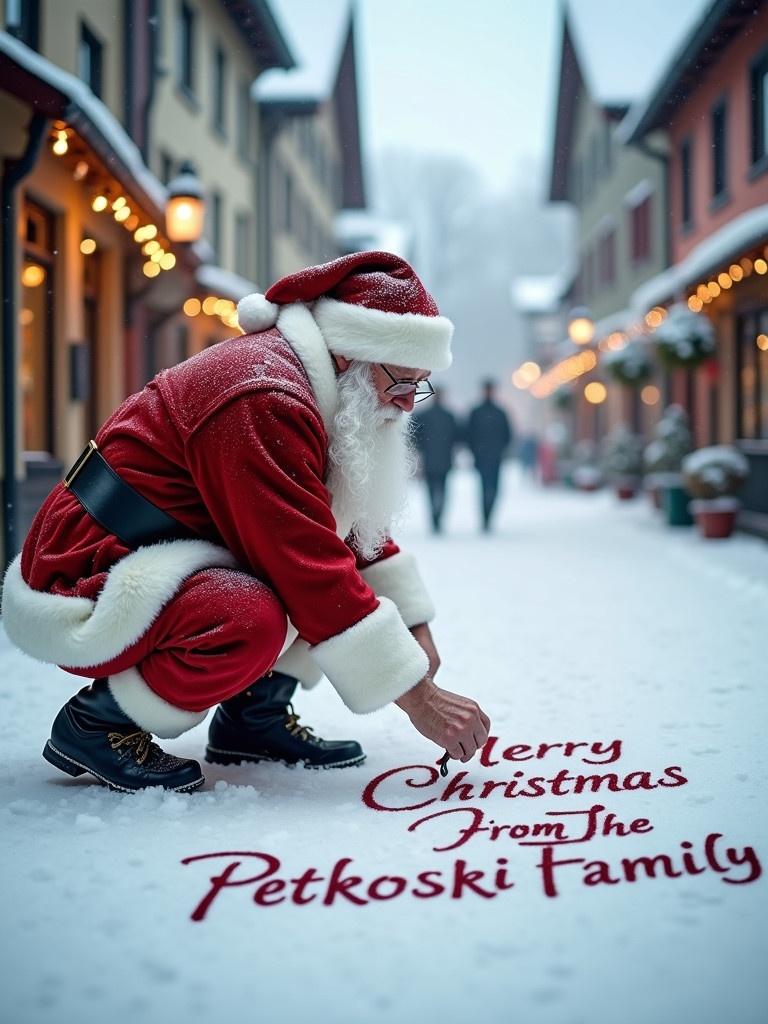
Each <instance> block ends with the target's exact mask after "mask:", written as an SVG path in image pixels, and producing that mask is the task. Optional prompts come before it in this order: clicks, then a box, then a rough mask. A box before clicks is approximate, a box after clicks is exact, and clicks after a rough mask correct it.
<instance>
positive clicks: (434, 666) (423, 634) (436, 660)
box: [411, 622, 440, 679]
mask: <svg viewBox="0 0 768 1024" xmlns="http://www.w3.org/2000/svg"><path fill="white" fill-rule="evenodd" d="M411 633H413V637H414V639H415V640H416V641H417V642H418V643H419V644H420V645H421V648H422V650H423V651H424V652H425V653H426V655H427V657H428V658H429V673H428V675H429V677H430V679H434V678H435V676H436V675H437V670H438V669H439V668H440V655H439V654H438V653H437V647H435V641H434V640H433V639H432V630H431V629H430V628H429V626H428V625H427V624H426V622H422V623H421V624H420V625H418V626H411Z"/></svg>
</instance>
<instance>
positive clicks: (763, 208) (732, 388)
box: [621, 0, 768, 535]
mask: <svg viewBox="0 0 768 1024" xmlns="http://www.w3.org/2000/svg"><path fill="white" fill-rule="evenodd" d="M662 127H663V128H664V130H665V132H666V134H667V137H668V140H669V144H668V153H669V156H668V175H669V181H670V201H669V225H668V233H669V238H670V266H669V268H668V269H667V270H665V271H664V272H663V273H660V274H658V275H655V276H654V277H652V278H651V279H649V280H648V281H647V282H646V283H645V284H644V285H643V286H642V287H640V288H639V289H637V291H636V292H635V294H634V296H633V299H632V304H633V307H634V309H635V310H636V312H637V313H638V314H642V313H643V312H644V311H646V310H648V309H650V308H651V307H653V306H655V305H668V304H669V303H670V302H672V301H687V302H688V304H689V306H690V308H691V309H693V310H695V311H703V312H704V313H705V314H706V315H707V316H708V317H709V318H710V319H711V320H712V321H713V324H714V326H715V329H716V333H717V362H716V363H715V364H711V365H709V366H705V367H702V368H700V369H699V370H698V371H695V372H689V371H676V372H675V374H674V377H673V381H672V395H671V397H672V398H673V399H674V400H676V401H678V402H681V403H683V404H685V405H686V407H687V408H688V410H689V412H690V414H691V418H692V423H693V428H694V432H695V438H696V442H697V444H698V445H707V444H713V443H729V444H730V443H735V444H736V445H737V446H738V447H739V448H740V449H741V450H742V451H743V452H744V454H745V455H746V456H747V458H748V460H749V462H750V466H751V474H750V480H749V483H748V485H747V487H746V489H745V492H744V494H743V496H742V500H743V504H744V508H743V510H742V513H741V516H740V524H741V525H742V526H746V527H748V528H751V529H755V530H759V531H760V532H761V533H764V534H766V535H768V2H766V0H715V2H713V3H711V4H709V5H708V7H707V9H706V11H705V12H704V14H703V16H702V17H701V19H700V20H699V22H698V24H696V25H695V26H694V28H693V30H692V31H691V32H690V34H689V35H688V36H687V38H685V39H684V40H683V42H682V44H681V46H680V47H679V49H678V52H677V53H675V54H674V57H673V59H672V60H671V61H670V63H669V66H668V67H667V68H666V69H665V71H664V72H663V74H662V75H661V76H660V78H659V80H658V82H657V83H656V86H655V88H654V89H653V91H652V93H651V94H650V96H649V97H648V98H647V100H646V101H645V102H644V103H643V104H641V105H638V106H637V107H636V108H635V109H634V110H633V111H632V113H631V114H630V116H628V117H627V119H626V121H625V122H624V124H623V125H622V127H621V136H622V138H623V140H624V142H625V143H626V144H628V145H630V146H645V145H647V142H648V140H649V139H650V138H652V137H653V135H654V134H655V133H656V132H658V131H659V130H660V129H661V128H662Z"/></svg>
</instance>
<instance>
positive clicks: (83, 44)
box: [77, 21, 104, 99]
mask: <svg viewBox="0 0 768 1024" xmlns="http://www.w3.org/2000/svg"><path fill="white" fill-rule="evenodd" d="M103 55H104V47H103V46H102V44H101V43H100V42H99V40H98V39H97V38H96V36H95V35H94V34H93V32H91V30H90V29H89V28H88V26H87V25H86V24H85V22H83V21H81V22H80V47H79V49H78V51H77V73H78V76H79V77H80V78H81V79H82V80H83V81H84V82H85V84H86V85H87V86H88V87H89V88H90V90H91V92H92V93H93V95H94V96H98V97H99V99H101V84H102V82H101V71H102V62H103Z"/></svg>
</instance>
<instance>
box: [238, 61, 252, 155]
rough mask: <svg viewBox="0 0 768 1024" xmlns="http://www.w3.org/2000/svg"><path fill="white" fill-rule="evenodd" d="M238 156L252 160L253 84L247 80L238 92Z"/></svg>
mask: <svg viewBox="0 0 768 1024" xmlns="http://www.w3.org/2000/svg"><path fill="white" fill-rule="evenodd" d="M237 155H238V156H239V157H240V159H241V160H244V161H246V163H247V162H249V161H250V159H251V84H250V82H248V81H247V80H245V79H243V81H242V82H241V83H240V88H239V89H238V91H237Z"/></svg>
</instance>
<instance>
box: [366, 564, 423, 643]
mask: <svg viewBox="0 0 768 1024" xmlns="http://www.w3.org/2000/svg"><path fill="white" fill-rule="evenodd" d="M360 575H361V576H362V577H363V579H364V580H365V582H366V583H367V584H368V586H369V587H370V588H371V589H372V590H373V592H374V593H375V594H376V596H377V597H388V598H389V599H390V601H394V602H395V604H396V605H397V610H398V611H399V612H400V618H401V619H402V620H403V622H404V623H405V624H406V626H408V627H409V628H410V627H411V626H418V625H420V624H421V623H422V622H431V621H432V619H434V617H435V606H434V604H433V603H432V600H431V598H430V596H429V594H428V593H427V588H426V587H425V586H424V581H423V580H422V578H421V575H420V574H419V570H418V567H417V565H416V559H415V558H414V557H413V555H410V554H408V553H407V552H405V551H400V552H398V553H397V554H395V555H390V557H389V558H383V559H382V560H381V561H380V562H374V564H373V565H368V566H366V567H365V569H362V570H361V572H360Z"/></svg>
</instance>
